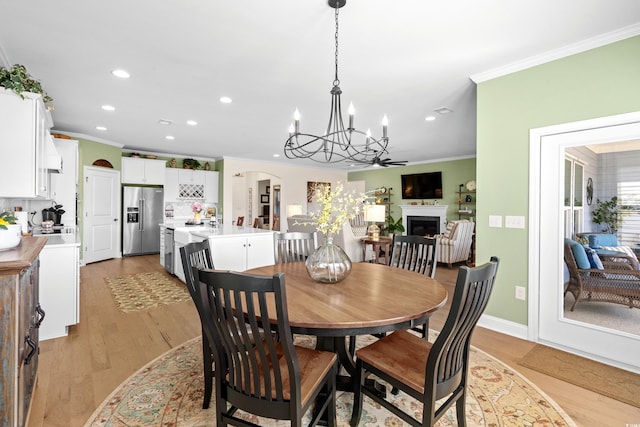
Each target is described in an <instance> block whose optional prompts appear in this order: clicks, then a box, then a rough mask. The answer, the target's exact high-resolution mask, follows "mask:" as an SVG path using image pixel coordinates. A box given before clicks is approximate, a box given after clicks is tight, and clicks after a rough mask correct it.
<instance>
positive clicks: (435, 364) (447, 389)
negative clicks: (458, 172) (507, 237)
mask: <svg viewBox="0 0 640 427" xmlns="http://www.w3.org/2000/svg"><path fill="white" fill-rule="evenodd" d="M498 263H499V262H498V258H496V257H492V258H491V261H490V262H488V263H486V264H484V265H482V266H480V267H476V268H470V267H466V266H463V267H460V270H459V272H458V280H457V282H456V287H455V290H454V294H453V301H452V302H451V309H450V311H449V315H448V316H447V320H446V322H445V324H444V326H443V328H442V331H440V334H439V335H438V337H437V338H436V340H435V342H434V343H433V344H432V343H430V342H428V341H427V340H423V339H420V338H419V337H417V336H416V335H414V334H412V333H411V332H408V331H402V330H401V331H395V332H393V333H392V334H390V335H387V336H386V337H383V338H381V339H380V340H378V341H376V342H374V343H373V344H370V345H368V346H366V347H363V348H361V349H360V350H358V351H356V357H357V360H356V374H355V384H356V386H355V391H354V396H353V413H352V417H351V425H352V426H356V425H358V423H359V421H360V416H361V412H362V399H363V395H367V396H369V397H370V398H371V399H373V400H374V401H375V402H376V403H379V404H380V405H382V406H384V407H385V408H386V409H387V410H389V411H391V412H393V413H394V414H395V415H396V416H398V417H399V418H401V419H402V420H403V421H404V422H406V423H408V424H410V425H412V426H433V425H434V423H435V422H436V421H438V419H440V417H442V415H443V414H444V413H445V412H446V411H447V410H448V409H449V408H450V407H451V406H452V405H453V404H454V403H455V404H456V417H457V419H458V426H460V427H462V426H465V425H466V423H465V400H466V389H467V374H468V371H469V346H470V345H471V344H470V343H471V335H472V333H473V330H474V328H475V326H476V323H477V322H478V319H479V318H480V315H481V314H482V313H483V311H484V309H485V307H486V306H487V302H488V301H489V296H490V295H491V290H492V289H493V284H494V281H495V277H496V272H497V270H498ZM370 374H373V375H375V376H377V377H378V378H380V379H381V380H383V381H386V382H387V383H389V384H391V385H392V386H393V387H394V388H398V389H399V390H402V391H403V392H405V393H406V394H408V395H409V396H411V397H413V398H414V399H416V400H418V401H419V402H420V403H422V405H423V409H422V417H421V419H416V418H414V416H415V414H413V415H412V414H408V413H406V412H404V411H403V410H402V409H400V408H399V407H397V406H395V405H393V404H392V403H391V402H389V401H388V400H386V395H384V394H380V391H379V390H377V389H376V387H375V386H373V385H370V384H369V383H366V382H365V378H366V377H367V376H368V375H370ZM444 398H446V400H445V401H444V402H442V403H441V405H440V406H438V407H436V401H438V400H440V399H444Z"/></svg>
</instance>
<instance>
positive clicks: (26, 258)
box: [0, 237, 46, 275]
mask: <svg viewBox="0 0 640 427" xmlns="http://www.w3.org/2000/svg"><path fill="white" fill-rule="evenodd" d="M45 243H46V241H45V239H43V238H40V237H22V240H21V241H20V244H19V245H18V246H16V247H15V248H11V249H7V250H4V251H0V275H2V274H16V273H18V272H20V270H22V269H23V268H26V267H29V266H30V265H31V263H32V262H33V260H34V259H35V258H36V257H37V256H38V254H39V253H40V251H41V250H42V247H43V246H44V245H45Z"/></svg>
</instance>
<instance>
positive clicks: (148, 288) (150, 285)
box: [104, 272, 191, 313]
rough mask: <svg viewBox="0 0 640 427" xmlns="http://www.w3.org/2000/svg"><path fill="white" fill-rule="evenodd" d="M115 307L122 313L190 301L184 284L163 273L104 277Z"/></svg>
mask: <svg viewBox="0 0 640 427" xmlns="http://www.w3.org/2000/svg"><path fill="white" fill-rule="evenodd" d="M104 280H105V282H106V283H107V285H108V286H109V289H110V290H111V293H112V294H113V299H114V300H115V302H116V306H117V307H118V309H120V311H122V312H124V313H130V312H132V311H137V310H146V309H148V308H151V307H156V306H158V305H160V304H171V303H174V302H182V301H187V300H190V299H191V296H190V295H189V291H188V290H187V288H186V286H185V285H184V283H182V282H181V281H180V280H178V279H176V278H175V277H173V276H170V275H169V274H167V273H164V272H153V273H138V274H127V275H125V276H115V277H105V278H104Z"/></svg>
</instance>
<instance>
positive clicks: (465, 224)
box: [435, 219, 475, 268]
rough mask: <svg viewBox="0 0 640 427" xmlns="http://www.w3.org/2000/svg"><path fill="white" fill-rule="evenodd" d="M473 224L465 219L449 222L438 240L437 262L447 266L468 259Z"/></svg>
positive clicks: (438, 236) (437, 236)
mask: <svg viewBox="0 0 640 427" xmlns="http://www.w3.org/2000/svg"><path fill="white" fill-rule="evenodd" d="M474 230H475V223H474V222H473V221H469V220H466V219H463V220H456V221H451V222H449V224H447V229H446V230H445V232H444V233H443V234H439V235H436V236H435V237H436V238H437V239H438V262H443V263H446V264H448V265H449V268H451V265H452V264H455V263H456V262H461V261H466V260H467V259H469V253H470V251H471V245H472V243H473V233H474Z"/></svg>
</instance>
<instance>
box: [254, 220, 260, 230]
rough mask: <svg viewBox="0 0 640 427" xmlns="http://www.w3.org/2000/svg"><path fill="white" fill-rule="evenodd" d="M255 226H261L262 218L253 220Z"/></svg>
mask: <svg viewBox="0 0 640 427" xmlns="http://www.w3.org/2000/svg"><path fill="white" fill-rule="evenodd" d="M253 228H260V218H255V219H254V220H253Z"/></svg>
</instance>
